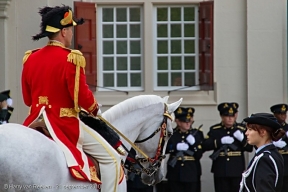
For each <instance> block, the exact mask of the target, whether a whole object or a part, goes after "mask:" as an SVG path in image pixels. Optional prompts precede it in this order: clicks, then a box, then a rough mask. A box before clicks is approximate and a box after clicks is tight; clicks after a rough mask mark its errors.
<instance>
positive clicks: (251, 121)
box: [239, 113, 285, 192]
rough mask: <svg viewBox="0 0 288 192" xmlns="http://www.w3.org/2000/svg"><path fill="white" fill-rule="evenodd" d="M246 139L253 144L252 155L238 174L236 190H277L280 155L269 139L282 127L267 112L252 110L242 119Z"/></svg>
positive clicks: (274, 138)
mask: <svg viewBox="0 0 288 192" xmlns="http://www.w3.org/2000/svg"><path fill="white" fill-rule="evenodd" d="M244 121H245V122H246V123H247V124H246V127H247V131H246V136H247V142H248V143H249V144H250V145H254V146H255V148H256V153H255V156H254V157H253V158H252V160H251V161H250V163H249V165H248V168H247V170H246V171H245V172H244V173H243V174H242V181H241V183H240V190H239V191H240V192H268V191H269V192H280V191H281V187H282V184H283V169H284V164H283V158H282V156H281V155H280V154H279V152H278V150H277V148H276V147H275V146H274V145H273V143H272V141H277V140H279V139H280V138H281V137H282V136H283V135H284V134H285V131H284V130H283V129H282V128H281V125H280V124H279V123H278V122H277V120H276V118H275V117H274V116H273V115H272V114H269V113H256V114H252V115H251V116H250V117H247V118H245V119H244Z"/></svg>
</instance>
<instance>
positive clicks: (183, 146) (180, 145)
mask: <svg viewBox="0 0 288 192" xmlns="http://www.w3.org/2000/svg"><path fill="white" fill-rule="evenodd" d="M176 149H177V150H178V151H186V150H187V149H189V145H188V144H187V143H178V144H177V146H176Z"/></svg>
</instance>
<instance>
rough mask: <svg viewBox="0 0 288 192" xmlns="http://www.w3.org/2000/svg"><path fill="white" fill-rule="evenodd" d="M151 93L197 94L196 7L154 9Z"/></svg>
mask: <svg viewBox="0 0 288 192" xmlns="http://www.w3.org/2000/svg"><path fill="white" fill-rule="evenodd" d="M154 10H155V14H154V15H155V21H156V22H155V29H156V30H155V37H156V38H155V46H154V47H155V49H156V50H155V51H154V53H155V56H154V57H155V72H154V73H155V76H154V77H155V82H156V84H155V85H154V89H155V90H171V89H176V88H179V87H184V86H187V87H190V89H189V90H198V89H199V86H197V85H198V84H199V76H198V70H199V60H198V57H199V55H198V38H199V37H198V7H197V6H168V7H167V6H165V7H164V6H157V7H155V9H154Z"/></svg>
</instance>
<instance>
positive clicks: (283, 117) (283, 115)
mask: <svg viewBox="0 0 288 192" xmlns="http://www.w3.org/2000/svg"><path fill="white" fill-rule="evenodd" d="M274 116H275V117H276V119H277V120H278V122H279V123H283V122H285V120H286V118H287V114H286V113H275V114H274Z"/></svg>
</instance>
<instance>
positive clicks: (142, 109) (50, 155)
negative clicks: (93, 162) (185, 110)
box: [0, 95, 182, 192]
mask: <svg viewBox="0 0 288 192" xmlns="http://www.w3.org/2000/svg"><path fill="white" fill-rule="evenodd" d="M167 100H168V97H164V98H161V97H159V96H155V95H142V96H136V97H133V98H131V99H127V100H125V101H123V102H121V103H119V104H117V105H115V106H113V107H112V108H110V109H109V110H107V111H106V112H105V113H103V114H102V117H104V118H105V119H106V120H107V121H108V122H110V123H111V124H112V125H113V126H115V127H116V128H117V129H118V130H119V131H120V132H122V133H123V134H124V135H125V136H126V137H127V138H129V140H130V141H132V142H135V141H139V140H143V139H145V138H147V137H149V136H151V134H152V133H153V132H155V130H157V129H158V127H159V126H161V124H162V122H163V119H164V118H165V117H164V116H163V114H164V112H165V106H166V107H167V112H168V113H169V114H172V113H173V112H174V110H176V108H177V107H178V106H179V105H180V104H181V102H182V99H180V100H179V101H177V102H175V103H172V104H167V105H166V104H165V103H166V102H167ZM167 131H168V132H170V133H172V124H171V120H169V119H168V120H167ZM160 134H161V131H160V132H158V133H157V134H155V135H154V136H153V137H151V138H150V139H148V140H145V142H143V143H140V144H139V145H138V146H139V148H140V149H141V150H142V151H143V152H144V153H145V154H147V155H148V156H149V158H152V159H153V158H154V157H155V155H156V149H157V146H158V143H159V139H160ZM167 140H168V138H167V136H166V137H165V138H164V141H165V146H164V152H165V147H166V144H167ZM122 141H123V143H124V144H125V145H126V146H127V148H128V149H130V148H131V146H130V144H128V143H127V141H125V140H124V139H122ZM138 155H139V156H140V157H141V155H140V154H138ZM124 158H126V157H124ZM162 162H163V161H162ZM162 164H163V163H161V166H160V167H159V169H157V170H156V172H155V173H154V174H152V175H150V176H149V175H147V174H145V173H143V174H142V175H141V177H142V180H143V181H144V182H146V183H148V184H156V183H158V182H160V181H161V180H162V179H163V176H164V175H163V168H164V165H162ZM141 165H142V166H143V167H144V168H148V166H151V164H149V163H148V162H146V163H141ZM123 181H124V182H121V183H120V184H119V187H118V191H119V192H126V179H125V178H124V180H123ZM0 191H1V192H4V191H8V192H24V191H25V192H26V191H29V192H30V191H31V192H34V191H35V192H36V191H37V192H41V191H51V192H52V191H67V192H68V191H69V192H78V191H85V192H90V191H91V192H96V191H98V189H96V185H95V184H91V183H89V182H82V181H79V180H76V179H74V178H72V176H71V175H70V173H69V171H68V168H67V165H66V161H65V157H64V154H63V153H62V151H61V150H60V148H59V147H58V146H57V145H56V144H55V142H54V141H52V140H50V139H48V138H47V137H45V136H44V135H42V134H41V133H39V132H37V131H34V130H32V129H29V128H26V127H24V126H22V125H20V124H13V123H9V124H4V125H1V126H0Z"/></svg>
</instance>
